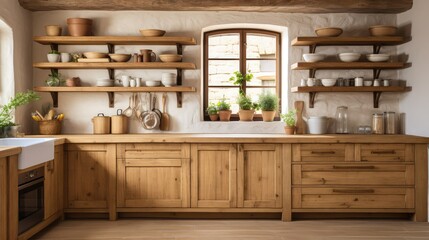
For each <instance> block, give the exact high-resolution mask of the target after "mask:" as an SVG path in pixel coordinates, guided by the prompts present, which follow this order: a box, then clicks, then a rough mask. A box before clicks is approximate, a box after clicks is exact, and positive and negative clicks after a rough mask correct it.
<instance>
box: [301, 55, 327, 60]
mask: <svg viewBox="0 0 429 240" xmlns="http://www.w3.org/2000/svg"><path fill="white" fill-rule="evenodd" d="M302 57H303V58H304V61H306V62H320V61H323V60H324V59H325V57H326V55H324V54H320V53H305V54H303V55H302Z"/></svg>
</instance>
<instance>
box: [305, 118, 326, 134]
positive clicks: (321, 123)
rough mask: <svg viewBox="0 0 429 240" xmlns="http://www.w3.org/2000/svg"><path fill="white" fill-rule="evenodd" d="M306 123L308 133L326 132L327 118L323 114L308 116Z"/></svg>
mask: <svg viewBox="0 0 429 240" xmlns="http://www.w3.org/2000/svg"><path fill="white" fill-rule="evenodd" d="M307 124H308V131H309V133H310V134H326V133H327V132H328V118H327V117H325V116H322V117H310V118H309V119H308V120H307Z"/></svg>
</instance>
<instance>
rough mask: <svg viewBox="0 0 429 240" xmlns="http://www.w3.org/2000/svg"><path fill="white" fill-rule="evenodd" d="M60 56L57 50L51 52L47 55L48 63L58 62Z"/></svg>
mask: <svg viewBox="0 0 429 240" xmlns="http://www.w3.org/2000/svg"><path fill="white" fill-rule="evenodd" d="M60 59H61V54H60V52H58V51H57V50H52V51H50V52H49V53H48V62H59V61H60Z"/></svg>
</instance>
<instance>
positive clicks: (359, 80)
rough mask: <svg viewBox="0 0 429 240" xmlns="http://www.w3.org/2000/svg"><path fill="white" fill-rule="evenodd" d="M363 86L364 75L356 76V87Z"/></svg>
mask: <svg viewBox="0 0 429 240" xmlns="http://www.w3.org/2000/svg"><path fill="white" fill-rule="evenodd" d="M362 86H363V77H357V78H355V87H362Z"/></svg>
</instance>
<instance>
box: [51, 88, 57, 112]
mask: <svg viewBox="0 0 429 240" xmlns="http://www.w3.org/2000/svg"><path fill="white" fill-rule="evenodd" d="M51 97H52V105H54V108H57V107H58V92H51Z"/></svg>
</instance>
